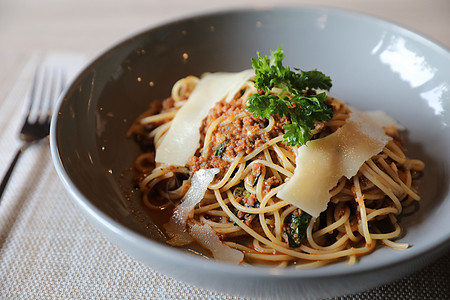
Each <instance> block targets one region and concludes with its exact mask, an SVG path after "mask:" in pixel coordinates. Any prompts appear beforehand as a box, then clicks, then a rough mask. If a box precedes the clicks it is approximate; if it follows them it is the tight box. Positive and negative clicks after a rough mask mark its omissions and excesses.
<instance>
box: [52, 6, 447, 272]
mask: <svg viewBox="0 0 450 300" xmlns="http://www.w3.org/2000/svg"><path fill="white" fill-rule="evenodd" d="M286 9H290V10H291V9H295V10H300V11H302V10H311V11H315V12H317V11H322V12H326V13H331V14H333V15H334V16H336V15H339V17H345V18H348V17H351V18H358V19H359V20H365V22H367V23H371V24H373V25H374V26H382V27H384V28H387V27H390V28H391V30H393V31H396V32H398V33H400V34H401V35H402V36H407V37H408V38H411V39H413V40H414V41H416V42H418V43H420V44H422V45H426V46H427V47H428V48H432V49H433V50H434V51H438V52H440V53H441V55H444V56H448V59H449V61H450V50H449V49H448V48H446V47H445V46H443V45H442V44H441V43H439V42H437V41H435V40H433V39H431V38H429V37H427V36H425V35H423V34H421V33H417V32H415V31H413V30H411V29H408V28H407V27H405V26H404V25H399V24H397V23H395V22H393V21H390V20H386V19H383V18H380V17H377V16H373V15H369V14H366V13H361V12H357V11H352V10H349V9H342V8H336V7H329V6H322V5H271V6H267V5H266V6H249V7H238V8H236V7H231V8H228V9H223V8H222V9H211V10H204V11H201V12H197V13H188V14H183V15H179V16H175V17H171V18H168V19H165V20H164V21H160V22H156V23H154V24H152V25H150V26H147V27H145V28H143V29H142V30H139V31H137V32H134V33H131V34H129V35H127V36H125V37H123V38H121V39H119V40H118V41H117V42H115V43H113V44H111V45H110V46H109V47H107V48H106V49H105V50H103V51H101V52H99V53H98V54H97V55H96V56H94V57H93V58H92V59H90V61H88V63H87V64H85V66H84V67H83V68H82V70H80V71H78V73H77V74H76V75H75V76H74V77H73V79H72V81H71V82H70V83H69V84H68V85H67V86H66V87H65V89H64V91H63V92H62V93H61V95H60V97H59V99H58V104H57V105H56V107H55V112H56V113H54V114H53V116H52V121H51V126H50V149H51V155H52V160H53V164H54V166H55V169H56V171H57V174H58V176H59V178H60V180H61V181H62V183H63V185H64V187H65V188H66V190H67V191H68V192H69V194H70V195H71V198H72V199H73V200H74V201H75V203H76V204H77V205H78V206H79V208H81V209H82V211H84V213H87V214H88V215H89V217H90V219H91V221H92V220H95V221H96V222H98V224H99V225H101V226H103V227H104V228H105V229H107V230H108V231H110V232H114V233H115V234H117V235H118V236H120V238H121V239H123V240H126V241H128V242H129V243H130V244H133V245H137V244H139V245H140V246H139V248H146V249H152V251H153V252H155V253H157V254H158V255H159V256H160V257H162V258H164V259H166V260H171V261H172V262H173V263H176V264H180V265H186V264H189V265H191V263H187V262H190V261H192V262H193V263H194V264H195V266H196V268H200V269H204V270H211V267H214V266H217V265H220V268H214V270H215V271H216V272H220V273H223V274H230V273H239V274H241V275H244V276H245V275H249V276H250V275H251V276H252V277H257V278H267V277H268V276H276V277H277V278H309V279H313V278H318V277H320V278H324V277H329V278H331V277H336V276H342V275H358V274H361V273H365V272H367V271H371V270H379V269H383V268H387V267H389V268H391V267H392V266H395V265H400V264H405V263H408V262H410V261H411V260H413V259H415V258H417V257H418V256H419V255H423V254H424V253H432V252H433V251H432V250H433V248H435V249H437V248H439V249H442V248H448V249H450V230H449V231H448V232H447V234H445V235H443V237H444V238H443V239H440V240H439V241H436V242H435V243H432V244H427V245H423V246H415V247H412V248H410V249H408V250H407V251H408V252H405V253H404V254H402V255H401V256H400V257H395V259H394V258H390V257H388V258H385V259H383V261H382V263H380V264H373V263H371V264H369V265H366V264H361V263H359V262H357V263H356V264H355V265H352V266H351V267H345V266H344V267H342V268H334V267H332V268H329V267H327V266H325V267H320V268H314V269H294V268H290V267H288V268H283V269H280V268H274V267H263V266H250V267H249V266H242V265H232V264H228V263H223V262H220V261H216V260H213V259H204V258H203V257H200V256H198V255H193V254H191V253H189V252H187V251H185V250H183V249H179V248H175V247H172V246H168V245H165V244H163V243H159V242H157V241H154V240H152V239H150V238H148V237H145V236H143V235H141V234H139V233H137V232H135V231H133V230H131V229H129V228H127V227H126V226H124V225H122V224H120V223H118V222H116V221H115V220H114V219H112V218H111V217H109V216H108V215H107V214H105V213H104V212H102V211H101V210H100V209H98V208H97V207H96V206H95V205H94V204H92V203H91V202H90V200H89V199H87V198H86V197H85V196H84V195H83V193H82V192H81V191H80V190H79V189H78V188H77V187H76V186H75V185H74V184H73V183H72V181H71V180H70V177H69V175H68V172H66V170H65V168H64V166H63V164H62V160H61V159H60V155H61V154H60V149H59V148H58V141H57V134H56V131H57V130H58V124H59V118H60V114H59V112H60V110H61V108H62V106H63V105H64V104H65V102H66V101H65V98H66V96H67V95H68V94H69V92H70V91H71V90H72V89H73V86H74V84H75V82H77V81H78V80H79V79H81V78H82V77H83V75H84V74H86V73H87V72H88V71H89V70H90V69H91V68H92V67H93V66H95V64H96V63H97V62H98V61H100V60H101V59H102V58H103V57H104V56H106V55H108V53H110V52H112V51H114V50H115V49H117V48H119V47H121V46H122V45H124V44H127V43H128V42H130V41H131V40H133V39H135V38H138V37H139V36H141V35H144V34H146V33H149V32H151V31H157V30H160V29H161V28H164V27H166V26H170V25H174V24H175V23H182V22H187V21H190V20H195V19H199V18H200V19H201V18H209V17H215V16H220V15H228V14H236V13H249V12H256V11H282V10H286ZM445 198H446V199H448V198H449V196H448V194H447V196H446V197H445ZM447 201H448V200H447ZM428 256H429V254H428ZM438 257H439V256H437V257H435V258H434V259H437V258H438ZM343 263H345V261H344V262H342V263H338V264H331V265H330V266H335V265H341V264H343ZM255 269H257V270H258V272H255V271H254V270H255Z"/></svg>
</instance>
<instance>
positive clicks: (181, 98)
mask: <svg viewBox="0 0 450 300" xmlns="http://www.w3.org/2000/svg"><path fill="white" fill-rule="evenodd" d="M199 80H200V79H199V78H197V77H194V76H189V77H186V78H183V79H181V80H179V81H178V82H177V83H176V84H175V85H174V86H173V89H172V95H171V97H169V98H167V99H166V100H164V101H163V102H162V103H160V102H153V103H152V105H151V107H150V109H149V110H148V111H146V112H145V113H144V114H142V115H141V116H140V117H139V118H138V119H137V120H136V122H135V123H134V124H133V126H132V127H131V128H130V130H129V133H128V134H129V135H134V136H135V137H136V138H137V140H138V142H139V143H140V144H141V145H143V147H144V149H145V151H144V153H143V154H142V155H140V156H139V157H138V158H137V159H136V163H135V169H136V171H137V176H136V181H137V182H138V183H139V187H140V190H141V192H142V199H143V200H142V201H143V203H144V205H145V206H146V207H147V208H148V209H149V210H151V211H153V212H154V214H164V213H165V214H166V216H167V218H166V219H165V220H163V221H162V222H163V223H168V222H170V221H169V218H170V216H171V215H172V214H173V211H174V210H176V207H178V206H179V205H180V203H182V202H183V201H185V197H186V194H187V192H188V191H189V189H190V187H191V178H192V177H193V174H195V172H197V171H199V170H204V169H215V170H217V174H216V175H215V176H214V180H213V181H212V182H211V183H210V184H209V185H208V187H207V189H206V191H205V193H204V194H203V196H202V198H201V201H200V202H199V203H197V204H196V205H195V207H194V208H193V209H192V211H189V213H188V215H187V216H186V218H187V219H186V221H185V222H186V223H185V224H184V225H185V226H186V227H185V230H186V232H187V233H189V230H190V228H193V226H196V227H195V229H196V230H197V229H198V225H202V226H208V229H209V228H210V229H212V230H213V231H214V233H215V234H216V236H217V237H218V238H219V239H220V241H221V242H222V244H223V245H225V246H227V247H229V248H232V249H235V250H237V251H239V252H242V253H243V256H244V261H245V262H246V263H255V262H265V263H270V264H275V265H279V266H288V265H295V266H296V267H318V266H322V265H325V264H328V263H331V262H335V261H338V260H342V259H346V260H347V261H348V263H350V264H352V263H355V261H356V258H357V257H358V256H360V255H364V254H368V253H370V252H372V251H373V250H374V249H375V248H376V247H377V245H385V246H388V247H392V248H397V249H405V248H408V245H407V244H404V243H398V242H395V240H396V239H397V238H399V237H401V234H402V231H401V227H400V224H399V216H400V215H401V213H402V210H403V209H404V208H405V207H406V206H410V205H412V204H413V203H416V202H417V201H419V200H420V196H419V195H418V179H419V177H420V174H421V173H422V171H423V169H424V163H423V162H421V161H419V160H414V159H409V158H408V157H407V156H406V155H405V148H404V142H403V140H402V138H401V137H400V135H399V134H398V132H397V129H396V128H395V126H393V125H391V126H388V127H385V132H386V134H387V135H388V136H390V137H391V138H392V139H390V141H389V142H388V143H387V144H386V145H385V146H384V148H383V150H382V151H381V152H380V153H378V154H376V155H374V156H373V157H371V158H369V159H368V160H367V161H365V162H364V163H363V164H362V166H361V167H360V168H359V171H358V172H357V174H356V175H355V176H353V177H351V178H349V179H347V178H345V177H342V178H341V179H339V181H338V182H337V184H336V186H335V187H334V188H332V189H331V190H330V191H329V192H330V201H329V203H328V207H327V209H326V210H325V211H323V212H322V213H321V214H320V216H318V217H311V216H310V215H308V214H307V213H305V212H304V211H302V210H301V209H300V208H299V207H297V206H295V205H293V204H291V203H289V202H287V201H284V200H282V199H280V198H279V197H277V193H278V192H279V191H280V190H281V189H282V188H283V186H284V185H285V184H286V183H287V182H288V181H289V180H290V178H292V176H293V174H294V172H295V170H296V155H297V152H298V149H299V147H304V146H287V145H286V143H285V142H284V139H283V134H284V129H283V128H284V127H283V126H284V125H286V124H289V123H290V120H289V118H288V117H286V116H283V117H280V116H277V115H274V116H271V117H269V118H268V119H266V118H262V117H254V116H253V115H252V114H250V113H249V112H247V111H246V110H245V108H246V107H247V105H248V102H247V100H248V98H249V97H250V96H251V95H252V94H255V93H258V91H257V89H256V88H255V84H254V81H253V79H249V80H247V81H246V82H245V83H244V84H243V85H242V87H241V88H240V89H239V92H238V93H236V94H235V95H234V98H233V99H232V100H231V101H230V102H226V101H225V100H222V101H219V102H217V103H216V104H215V106H214V107H213V108H212V109H210V111H209V113H208V115H207V117H206V118H205V119H203V121H202V124H201V127H200V128H199V131H200V141H199V147H198V149H197V151H196V153H195V154H194V155H193V156H192V157H191V159H190V160H189V162H188V163H187V164H186V165H185V166H174V165H167V164H160V163H155V152H156V151H158V148H159V147H160V145H161V143H162V141H163V139H164V137H165V135H166V134H167V132H168V130H169V128H170V127H171V123H172V120H173V118H174V117H175V116H176V114H177V112H178V111H179V109H180V108H181V107H183V105H184V104H185V103H186V102H187V100H188V99H189V96H190V95H191V93H192V91H193V90H194V89H195V87H196V85H197V83H198V82H199ZM278 92H279V91H277V90H276V88H274V89H273V91H272V93H278ZM326 103H327V104H328V105H329V106H331V107H332V109H333V117H332V118H331V119H330V120H329V121H323V122H316V125H315V128H314V130H313V139H320V138H323V137H326V136H328V135H330V134H333V133H334V132H336V131H337V130H338V129H339V128H341V127H342V126H343V125H344V124H346V121H347V120H348V118H349V116H350V114H351V110H350V108H349V107H348V106H347V105H345V104H344V103H342V102H341V101H339V100H337V99H335V98H332V97H328V98H327V99H326ZM179 147H183V145H179ZM186 232H185V233H186ZM187 241H188V242H189V239H188V240H187ZM169 243H170V240H169ZM173 244H177V243H173ZM180 244H183V243H180ZM201 244H204V243H201Z"/></svg>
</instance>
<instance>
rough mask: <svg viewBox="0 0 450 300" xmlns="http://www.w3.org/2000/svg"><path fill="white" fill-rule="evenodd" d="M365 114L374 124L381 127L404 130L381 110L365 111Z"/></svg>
mask: <svg viewBox="0 0 450 300" xmlns="http://www.w3.org/2000/svg"><path fill="white" fill-rule="evenodd" d="M365 114H366V115H367V116H369V117H370V118H371V119H372V120H373V121H374V122H375V123H377V124H378V125H380V126H381V127H389V126H391V125H394V126H395V128H397V129H398V130H405V129H406V128H405V127H404V126H403V125H401V124H400V123H399V122H397V121H396V120H395V119H394V118H393V117H391V116H390V115H388V114H387V113H385V112H384V111H382V110H372V111H366V112H365Z"/></svg>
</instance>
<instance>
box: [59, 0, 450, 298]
mask: <svg viewBox="0 0 450 300" xmlns="http://www.w3.org/2000/svg"><path fill="white" fill-rule="evenodd" d="M281 44H283V45H284V50H285V53H286V56H287V58H286V61H285V63H286V64H287V65H290V66H296V67H300V68H302V69H313V68H318V69H319V70H321V71H323V72H325V73H326V74H329V75H330V76H331V77H332V79H333V88H332V90H331V93H332V94H333V95H334V96H336V97H337V98H340V99H342V100H343V101H345V102H347V103H348V104H350V105H353V106H356V107H358V108H359V109H361V110H366V109H367V110H372V109H382V110H384V111H386V112H388V113H389V114H390V115H392V116H394V117H395V118H396V119H397V120H398V121H399V122H400V123H401V124H403V125H404V126H405V127H406V128H407V129H408V132H407V143H408V148H409V156H410V157H414V158H419V159H422V160H424V161H425V163H426V171H425V175H424V178H423V181H422V182H421V195H422V198H423V199H422V200H421V202H420V204H421V205H420V206H421V207H420V210H419V211H418V212H417V213H416V214H414V215H412V216H407V217H404V218H403V219H402V224H403V226H404V228H405V235H404V237H403V238H402V239H401V241H404V242H408V243H410V244H411V245H412V247H410V248H409V249H407V250H393V249H390V248H380V249H377V250H376V251H375V252H374V253H372V254H370V255H367V256H364V257H362V258H361V259H360V260H359V261H358V262H357V264H356V265H353V266H346V264H345V263H340V264H333V265H329V266H325V267H322V268H318V269H310V270H298V269H294V268H285V269H279V268H270V267H258V266H253V267H249V266H235V265H228V264H223V263H220V262H217V261H214V260H211V259H205V258H204V257H201V256H198V255H195V254H193V253H191V252H189V251H186V250H183V249H179V248H172V247H169V246H167V245H165V243H164V239H163V236H162V235H161V233H160V231H159V229H158V228H157V227H156V226H155V225H154V224H153V222H152V220H150V218H149V217H148V216H147V215H145V213H143V212H142V210H141V208H140V207H139V201H138V199H136V198H137V196H136V195H134V194H133V195H131V196H125V195H124V191H126V190H130V189H131V182H130V181H128V180H127V179H124V178H122V177H121V174H122V173H123V172H124V170H126V169H128V168H130V167H131V166H132V165H133V162H134V159H135V157H136V155H137V154H138V153H139V148H138V146H137V145H136V144H135V143H134V142H133V141H132V140H131V139H127V138H126V137H125V132H126V131H127V129H128V128H129V126H130V124H131V122H132V121H133V120H134V119H135V118H136V117H137V116H138V115H139V114H140V112H142V111H143V110H144V109H145V108H146V107H147V106H148V103H149V101H151V100H154V99H163V98H165V97H166V96H168V95H169V93H170V88H171V86H172V84H173V83H174V82H175V81H176V80H177V79H179V78H181V77H183V76H186V75H189V74H195V75H200V74H202V73H203V72H214V71H240V70H243V69H247V68H249V67H250V59H251V58H252V57H255V55H256V51H261V52H262V53H268V52H269V50H274V49H276V47H277V46H278V45H281ZM184 54H187V55H188V56H187V57H188V58H187V59H186V55H184ZM138 78H140V79H139V80H138ZM150 82H152V83H153V84H152V85H150V84H149V83H150ZM449 125H450V53H449V51H448V50H446V49H444V48H443V47H441V46H439V45H437V44H436V43H434V42H432V41H430V40H428V39H426V38H424V37H421V36H420V35H417V34H415V33H413V32H411V31H409V30H407V29H404V28H402V27H399V26H397V25H394V24H391V23H388V22H385V21H382V20H379V19H375V18H372V17H368V16H365V15H360V14H355V13H351V12H345V11H340V10H335V9H329V8H314V7H286V8H273V9H259V10H254V9H248V10H237V11H226V12H218V13H215V14H208V15H201V16H196V17H192V18H188V19H183V20H179V21H176V22H171V23H168V24H166V25H163V26H159V27H156V28H151V29H149V30H146V31H144V32H142V33H139V34H136V35H133V36H131V37H130V38H128V39H126V40H124V41H122V42H120V43H118V44H116V45H114V46H113V47H111V48H110V49H108V50H106V51H105V52H104V53H103V54H101V55H100V56H98V57H97V58H96V59H95V60H94V61H92V62H91V63H90V64H89V65H88V66H87V67H86V68H85V69H84V71H82V72H81V73H80V74H79V75H78V77H77V78H76V79H75V80H74V81H73V82H72V84H71V86H70V87H69V88H68V89H66V91H65V92H64V94H63V96H62V98H61V102H60V105H59V108H58V113H57V114H55V115H54V118H53V122H52V126H51V149H52V155H53V160H54V163H55V166H56V169H57V171H58V174H59V176H60V178H61V180H62V181H63V183H64V185H65V186H66V188H67V189H68V191H69V192H70V194H71V195H72V196H73V199H74V200H75V202H76V203H77V204H78V205H79V207H80V208H81V210H82V211H83V212H84V213H85V215H86V216H87V217H88V219H90V221H92V223H93V224H94V225H95V226H96V227H97V228H98V229H99V230H100V231H101V232H102V233H103V234H104V235H105V236H106V237H108V238H109V239H110V240H111V241H113V242H114V243H115V244H116V245H117V246H119V247H120V248H122V249H124V250H125V251H126V252H128V253H129V254H131V255H132V256H134V257H135V258H137V259H139V260H140V261H143V262H145V263H147V264H148V265H149V266H151V267H152V268H154V269H155V270H158V271H160V272H163V273H165V274H167V275H169V276H172V277H174V278H177V279H180V280H183V281H185V282H188V283H191V284H194V285H197V286H200V287H204V288H207V289H213V290H218V291H224V292H227V293H231V294H239V295H250V296H255V297H262V296H265V297H271V298H283V299H287V298H298V297H302V298H304V299H307V298H317V297H328V296H338V295H342V294H347V293H354V292H357V291H361V290H365V289H369V288H373V287H375V286H377V285H380V284H383V283H386V282H389V281H392V280H395V279H398V278H400V277H402V276H405V275H406V274H409V273H411V272H413V271H415V270H418V269H419V268H422V267H423V266H425V265H426V264H428V263H430V262H431V261H432V260H434V259H436V258H437V257H438V256H439V255H441V254H443V253H446V251H448V249H449V245H450V217H449V215H450V214H449V213H450V198H449V170H450V130H449ZM105 255H107V253H105Z"/></svg>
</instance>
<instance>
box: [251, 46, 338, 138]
mask: <svg viewBox="0 0 450 300" xmlns="http://www.w3.org/2000/svg"><path fill="white" fill-rule="evenodd" d="M257 55H258V58H257V59H256V58H252V66H253V68H254V70H255V87H256V88H257V89H258V90H259V91H261V92H262V93H258V94H253V95H252V96H250V98H249V100H248V103H249V104H248V106H247V108H246V111H248V112H251V113H253V116H255V117H258V116H260V117H263V118H269V116H271V115H278V116H280V117H282V116H287V117H289V119H290V122H291V123H290V124H286V125H284V129H285V134H284V136H283V137H284V138H285V142H286V144H287V145H290V146H295V145H302V144H305V143H306V142H307V141H309V140H310V139H311V138H312V136H313V134H312V130H313V129H314V126H315V123H316V121H328V120H329V119H331V117H332V114H333V110H332V108H331V107H329V106H328V105H327V104H326V102H325V100H326V98H327V95H326V93H319V94H315V93H311V92H310V91H313V90H316V89H321V90H329V89H330V88H331V79H330V77H328V76H326V75H325V74H323V73H322V72H320V71H317V70H312V71H302V70H299V69H295V70H296V72H295V71H292V70H291V69H290V68H289V67H284V66H283V64H282V61H283V59H284V57H285V56H284V53H283V48H282V46H279V47H278V49H277V50H276V51H272V52H271V56H270V58H269V57H267V55H266V56H262V55H261V54H260V53H259V52H257ZM274 87H277V88H279V89H280V92H279V93H278V94H277V95H275V94H271V91H272V89H273V88H274ZM286 94H289V95H290V97H288V96H287V95H286Z"/></svg>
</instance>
